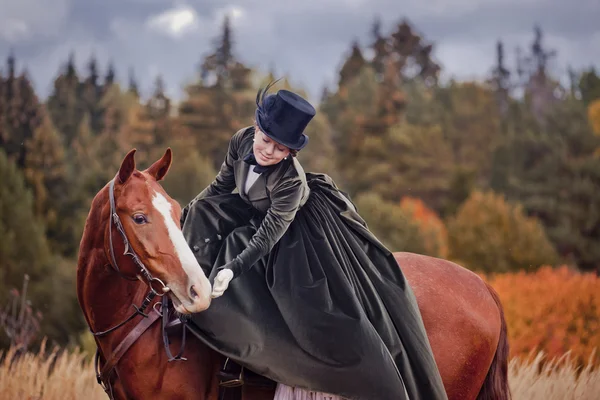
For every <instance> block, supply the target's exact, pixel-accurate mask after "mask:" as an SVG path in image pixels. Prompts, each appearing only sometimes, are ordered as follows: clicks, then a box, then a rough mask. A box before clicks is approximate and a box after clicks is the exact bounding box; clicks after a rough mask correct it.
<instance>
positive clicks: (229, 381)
mask: <svg viewBox="0 0 600 400" xmlns="http://www.w3.org/2000/svg"><path fill="white" fill-rule="evenodd" d="M228 363H229V357H227V360H225V364H224V365H223V369H222V370H221V371H219V374H218V376H219V378H220V380H219V386H223V387H227V388H234V387H239V386H243V385H244V367H243V366H241V365H240V372H239V374H237V373H234V372H233V373H232V372H230V371H227V364H228Z"/></svg>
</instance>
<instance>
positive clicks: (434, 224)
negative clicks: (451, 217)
mask: <svg viewBox="0 0 600 400" xmlns="http://www.w3.org/2000/svg"><path fill="white" fill-rule="evenodd" d="M400 208H401V209H402V210H403V211H404V212H405V213H406V215H408V216H410V219H411V220H412V221H413V222H414V223H416V225H417V226H418V230H419V233H420V235H421V238H422V239H423V246H424V247H425V249H426V252H427V254H433V255H436V256H437V257H441V258H446V257H447V256H448V232H447V230H446V226H445V225H444V222H443V221H442V220H441V219H440V217H439V216H438V215H437V213H436V212H435V211H433V210H432V209H431V208H429V207H427V206H426V205H425V203H424V202H423V201H422V200H421V199H418V198H414V197H408V196H407V197H403V198H402V200H401V201H400Z"/></svg>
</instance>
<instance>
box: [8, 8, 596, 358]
mask: <svg viewBox="0 0 600 400" xmlns="http://www.w3.org/2000/svg"><path fill="white" fill-rule="evenodd" d="M367 39H368V40H366V41H367V42H368V43H369V45H368V46H361V45H360V44H359V42H358V41H354V42H352V43H349V44H348V51H347V52H346V53H345V54H343V55H340V57H341V58H342V63H341V64H340V68H338V70H337V71H336V72H337V84H336V85H335V87H329V88H324V89H323V93H322V96H321V98H320V99H319V101H318V104H316V106H317V108H318V114H317V116H316V117H315V119H314V120H313V122H312V123H311V124H310V126H309V128H308V132H307V134H308V135H309V136H310V138H311V139H310V144H309V146H308V148H307V149H306V150H304V151H302V152H300V153H299V160H300V161H301V163H302V165H303V166H304V168H305V170H307V171H312V172H323V173H327V174H329V175H331V176H332V177H333V178H334V179H335V180H336V182H337V183H338V185H339V186H340V187H341V188H342V189H343V190H344V191H346V192H348V193H349V194H350V196H351V198H352V200H353V201H354V202H355V203H356V205H357V206H358V208H359V212H360V213H361V215H363V216H364V217H365V219H366V221H367V222H368V224H369V226H370V228H371V229H372V230H373V232H374V233H375V234H376V235H377V236H378V237H379V238H380V239H381V240H382V241H383V242H384V243H385V244H386V245H387V246H388V247H389V248H391V249H392V250H394V251H410V252H416V253H420V254H426V255H431V256H434V257H441V258H446V259H450V260H452V261H455V262H457V263H459V264H460V265H462V266H464V267H466V268H469V269H471V270H473V271H476V272H477V273H479V274H481V276H482V277H484V279H487V280H489V281H490V282H492V284H493V285H494V287H495V288H496V289H497V290H498V291H499V293H500V295H501V297H502V300H503V303H504V306H505V308H506V313H507V318H508V328H509V336H510V341H511V355H512V356H513V357H515V356H523V357H525V356H527V355H529V354H531V352H533V351H540V350H541V351H544V352H545V353H546V354H549V355H550V356H561V355H563V354H565V353H567V352H571V353H572V354H573V355H574V356H575V359H576V362H577V363H579V364H584V363H585V362H587V360H588V359H589V357H590V356H591V355H592V354H593V352H594V351H595V349H596V348H597V347H598V346H599V345H600V280H599V278H598V275H599V274H600V77H599V76H598V74H597V72H596V70H595V66H594V65H590V66H589V67H588V68H584V69H581V70H573V69H570V68H569V69H568V71H569V73H568V77H567V79H566V80H565V79H562V78H564V77H560V76H555V75H554V74H553V72H552V68H550V65H551V63H552V61H553V60H554V59H555V57H556V52H555V51H554V50H552V48H551V46H550V47H548V46H549V45H547V44H546V43H545V41H544V35H543V31H542V29H541V28H539V27H534V28H533V29H532V35H531V40H530V42H529V43H523V46H522V51H521V52H520V53H519V54H518V56H517V57H516V64H515V65H507V63H506V62H505V58H506V57H505V50H504V46H503V43H502V41H498V43H497V46H496V48H491V49H490V71H491V72H490V74H489V76H488V77H487V79H485V80H482V81H481V80H480V81H474V80H473V81H468V80H454V79H451V80H448V81H442V80H441V79H440V73H441V72H442V67H441V66H440V65H439V64H438V63H437V62H436V60H435V47H434V43H432V42H430V41H428V40H427V38H426V37H425V35H424V34H422V33H420V32H419V31H418V29H417V28H416V27H415V26H413V25H412V24H411V23H410V21H408V20H400V21H399V22H398V23H397V24H395V25H394V26H391V27H390V29H384V28H383V27H382V26H381V23H380V22H379V21H378V20H375V21H374V23H373V26H372V30H371V33H370V36H369V37H368V38H367ZM236 54H237V53H236V49H235V32H234V31H233V29H232V26H231V24H230V22H229V19H228V18H225V20H224V21H223V24H222V28H221V31H220V32H215V40H214V47H213V48H212V50H211V51H210V52H208V53H207V54H205V55H204V56H202V57H201V58H200V60H199V64H198V74H197V76H195V77H193V79H192V81H191V82H190V83H188V84H186V86H185V94H184V96H183V97H182V98H181V99H178V100H177V101H176V100H174V99H171V98H169V96H167V94H166V88H165V84H164V82H163V80H162V78H161V76H160V75H157V76H156V81H155V84H154V87H153V88H151V90H150V93H151V95H149V96H146V97H142V96H140V88H139V87H138V84H137V82H136V78H135V73H134V71H131V70H130V71H128V73H127V74H125V75H126V76H127V79H125V81H128V82H127V83H125V84H123V82H122V80H120V79H119V77H120V76H123V75H121V71H116V69H115V68H114V66H113V65H112V64H109V65H107V66H105V68H103V67H102V66H100V65H98V62H97V61H96V59H95V58H94V57H92V58H90V59H89V60H88V61H87V67H86V68H85V69H84V70H78V69H77V68H76V62H75V61H76V57H77V55H76V54H74V53H72V54H71V56H70V57H69V58H68V59H65V60H64V64H63V66H62V68H61V69H60V70H59V71H58V72H57V75H56V77H55V79H54V82H53V85H52V87H53V89H52V91H51V93H50V94H49V95H48V96H46V97H45V98H42V97H41V96H40V95H38V94H37V93H36V89H35V88H34V87H33V85H32V83H31V80H30V77H29V75H28V72H27V65H20V63H19V61H18V59H17V57H16V56H15V55H14V53H11V54H7V57H6V62H5V65H4V66H3V67H2V68H1V69H0V176H1V177H2V178H1V179H2V184H1V185H0V238H1V239H0V305H2V307H0V326H1V327H2V329H1V330H0V347H1V348H3V349H7V348H9V347H11V346H12V347H13V348H15V347H17V348H20V349H32V350H34V349H38V348H39V345H40V343H42V341H43V340H44V339H46V340H48V341H49V343H51V344H53V345H57V346H60V347H62V348H67V349H73V348H75V347H83V348H84V349H85V350H87V351H90V352H92V351H93V350H94V349H95V347H94V343H93V340H92V339H91V338H90V335H89V333H87V327H86V324H85V321H84V319H83V318H82V314H81V311H80V309H79V306H78V303H77V299H76V295H75V273H76V259H77V251H78V246H79V240H80V238H81V235H82V230H83V224H84V221H85V218H86V216H87V212H88V211H89V207H90V204H91V200H92V198H93V196H94V195H95V194H96V193H97V192H98V191H99V190H100V189H101V188H102V187H103V186H104V185H105V184H106V183H107V182H108V181H109V180H110V179H111V178H112V177H113V176H114V174H115V173H116V171H117V169H118V167H119V164H120V162H121V160H122V159H123V157H124V155H125V154H126V153H127V152H128V151H129V150H130V149H131V148H134V147H135V148H137V150H138V152H137V155H136V157H137V158H136V159H137V162H138V167H139V168H143V167H145V166H148V165H149V163H150V162H152V161H154V160H156V159H158V158H159V157H160V156H161V155H162V154H163V153H164V151H165V149H166V148H167V147H171V148H172V149H173V151H174V162H173V166H172V169H171V171H170V172H169V175H168V176H167V178H166V180H165V181H164V183H163V186H164V187H165V189H166V190H167V192H168V193H169V194H170V195H171V196H172V197H173V198H175V199H176V200H177V201H179V202H180V204H181V205H182V206H184V205H185V204H187V202H188V201H190V200H191V199H192V198H193V197H194V196H195V195H196V194H198V193H199V192H200V191H201V190H202V189H203V188H204V187H205V186H206V185H208V184H209V183H210V182H211V181H212V180H213V179H214V177H215V175H216V172H217V170H218V168H219V167H220V165H221V163H222V162H223V157H224V155H225V152H226V149H227V142H228V140H229V139H230V137H231V135H232V134H233V133H235V132H236V131H237V130H238V129H240V128H242V127H244V126H247V125H249V124H251V123H252V119H253V113H254V110H255V98H256V92H257V90H258V89H259V88H260V87H263V86H264V85H266V84H267V83H268V82H270V81H272V80H274V79H277V78H283V79H282V80H281V81H280V82H279V83H278V84H277V85H276V86H275V87H274V90H277V89H281V88H291V89H294V90H297V91H299V92H300V93H301V94H306V92H305V91H304V89H303V88H302V87H298V86H297V85H294V83H293V82H294V77H293V76H283V77H282V76H277V75H276V74H275V73H273V72H272V71H261V70H258V69H255V68H251V67H249V66H248V65H246V64H245V63H244V60H242V59H240V58H239V57H238V56H237V55H236ZM565 82H566V83H565ZM24 282H25V284H26V294H25V293H24V290H23V285H24ZM24 295H25V296H24Z"/></svg>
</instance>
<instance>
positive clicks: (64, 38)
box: [0, 0, 600, 97]
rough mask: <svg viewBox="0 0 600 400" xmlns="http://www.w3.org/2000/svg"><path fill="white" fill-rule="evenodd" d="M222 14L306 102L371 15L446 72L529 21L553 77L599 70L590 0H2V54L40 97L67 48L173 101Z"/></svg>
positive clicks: (240, 51)
mask: <svg viewBox="0 0 600 400" xmlns="http://www.w3.org/2000/svg"><path fill="white" fill-rule="evenodd" d="M226 14H229V15H230V16H231V17H232V23H233V28H234V40H235V52H236V55H237V56H238V57H239V58H240V59H241V60H242V61H244V62H245V63H247V64H249V65H251V66H254V67H258V68H261V69H263V70H267V69H268V68H270V67H274V69H275V71H276V72H278V73H280V74H285V73H289V74H291V76H292V78H293V81H294V83H295V84H297V85H300V86H302V87H304V88H306V89H307V90H308V91H309V93H310V94H311V96H314V97H318V95H319V93H320V92H321V89H322V87H323V85H325V84H332V83H334V82H335V74H336V71H337V68H338V67H339V65H340V63H341V61H342V60H343V57H344V54H345V53H346V52H347V50H348V47H349V43H350V42H351V41H352V40H353V39H357V40H359V41H360V42H361V43H366V42H367V41H368V40H369V29H370V26H371V24H372V22H373V20H374V18H375V17H376V16H379V17H380V18H381V19H382V22H383V28H384V31H386V32H387V31H388V30H389V29H391V28H392V27H393V25H394V24H395V23H397V22H398V21H400V20H401V19H402V18H408V19H409V21H411V22H412V24H413V25H414V26H415V27H416V28H417V30H418V31H419V32H421V33H422V34H423V35H424V36H425V37H426V39H428V40H431V41H433V42H434V43H435V53H434V54H435V57H436V59H437V60H438V61H439V62H440V63H441V64H442V66H443V70H444V76H445V77H449V76H454V77H457V78H460V79H467V78H476V79H477V78H481V77H483V76H485V75H486V74H488V73H489V71H490V68H491V66H492V64H493V62H494V51H495V43H496V41H497V40H498V39H502V40H503V41H504V42H505V48H506V50H507V52H508V54H507V58H508V62H509V63H510V62H511V60H512V58H513V57H512V53H513V51H514V48H515V47H516V46H517V45H521V46H529V44H530V42H531V40H532V38H533V25H534V24H540V25H541V27H542V28H543V29H544V32H545V44H546V46H547V47H549V48H553V49H556V50H557V51H558V58H557V59H556V60H555V62H554V64H553V68H554V69H555V71H556V72H557V73H564V72H565V71H566V68H567V66H568V65H572V66H573V67H575V68H582V67H586V66H589V65H592V64H593V65H596V66H598V67H600V22H599V21H600V3H599V2H598V0H571V2H570V4H569V2H568V1H567V0H428V1H408V0H301V1H295V2H291V1H290V2H288V1H275V0H271V1H267V0H243V1H242V0H238V1H229V0H0V58H4V57H5V56H6V55H7V54H8V53H9V51H10V49H13V50H14V53H15V54H16V56H17V59H18V62H19V67H23V66H24V65H25V66H27V68H28V70H29V71H30V73H31V75H32V77H33V80H34V84H35V86H36V89H37V90H38V92H39V93H40V94H41V95H45V94H47V93H48V91H49V90H50V88H51V84H52V78H53V77H54V76H55V75H56V74H57V72H58V71H59V68H60V66H61V63H63V62H64V61H65V60H66V59H67V57H68V54H69V52H71V51H74V52H75V55H76V61H77V64H78V66H79V67H82V68H83V65H84V64H85V62H86V61H87V60H88V58H89V57H90V55H91V54H92V53H93V54H95V55H96V57H97V59H98V60H99V62H100V66H101V67H102V71H104V70H105V68H106V65H107V64H108V62H109V60H114V63H115V65H116V69H117V73H118V78H119V79H120V80H122V81H126V79H127V71H128V69H129V67H133V68H134V70H135V73H136V76H137V78H138V80H139V82H140V85H141V86H142V94H145V93H147V92H148V90H149V88H150V87H151V83H152V81H153V80H154V77H155V76H156V74H157V73H161V74H162V75H163V76H164V78H165V81H166V82H167V87H168V90H169V93H170V94H171V95H173V96H176V97H179V96H180V94H181V88H182V86H183V85H184V84H185V83H186V82H188V81H190V80H193V79H194V77H195V73H196V70H197V66H198V63H199V61H200V59H201V57H202V56H203V55H205V54H206V53H207V52H208V51H209V50H210V46H211V42H212V41H213V39H214V38H215V37H216V36H217V35H218V33H219V28H220V25H221V22H222V19H223V16H224V15H226ZM0 68H5V67H4V65H3V64H0Z"/></svg>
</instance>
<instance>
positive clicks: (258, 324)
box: [182, 85, 447, 400]
mask: <svg viewBox="0 0 600 400" xmlns="http://www.w3.org/2000/svg"><path fill="white" fill-rule="evenodd" d="M270 86H271V85H269V86H267V88H265V89H264V90H262V91H259V93H258V95H257V102H256V103H257V110H256V115H255V124H254V126H251V127H248V128H244V129H241V130H240V131H238V132H237V133H236V134H235V135H234V136H233V138H232V139H231V142H230V144H229V149H228V152H227V155H226V157H225V161H224V163H223V165H222V167H221V169H220V172H219V174H218V176H217V177H216V179H215V180H214V182H213V183H211V184H210V185H209V186H208V187H207V188H206V189H205V190H203V191H202V192H201V193H200V194H199V195H198V196H197V197H196V198H195V199H194V200H192V201H191V202H190V204H188V205H187V206H186V207H185V208H184V210H183V214H182V227H183V232H184V235H185V236H186V239H187V240H188V243H189V245H190V247H191V248H192V249H193V251H194V253H195V255H196V257H197V259H198V262H199V263H200V265H201V266H202V267H203V268H204V269H205V271H206V272H207V274H209V277H210V279H211V281H213V282H214V283H213V297H214V300H213V302H212V304H211V307H210V308H209V309H208V310H207V311H205V312H202V313H199V314H195V315H193V316H192V322H193V325H194V327H195V329H194V331H195V333H196V334H197V335H198V336H199V337H200V338H201V339H202V340H203V341H204V342H206V343H207V344H208V345H209V346H211V347H212V348H214V349H215V350H217V351H219V352H220V353H222V354H225V355H226V356H227V357H229V359H230V360H233V361H235V362H237V363H239V364H241V365H243V366H245V367H247V368H248V369H250V370H252V371H254V372H256V373H259V374H261V375H263V376H266V377H268V378H270V379H272V380H274V381H276V382H280V383H281V384H279V385H278V387H277V395H276V398H286V396H289V397H287V398H290V399H291V398H294V397H293V396H298V395H299V394H298V393H296V394H295V395H294V394H293V393H292V392H293V391H294V390H295V391H297V392H299V391H302V390H304V389H305V390H310V391H315V392H323V393H330V394H333V395H337V396H342V397H344V398H349V399H361V400H362V399H365V400H383V399H385V400H387V399H409V398H410V399H411V400H414V399H428V400H435V399H446V398H447V397H446V394H445V391H444V387H443V384H442V380H441V377H440V375H439V371H438V369H437V366H436V364H435V360H434V358H433V355H432V351H431V347H430V345H429V341H428V339H427V336H426V333H425V328H424V326H423V322H422V319H421V315H420V313H419V309H418V307H417V303H416V299H415V297H414V295H413V292H412V290H411V288H410V287H409V286H408V284H407V282H406V280H405V278H404V276H403V274H402V272H401V270H400V268H399V266H398V264H397V262H396V261H395V259H394V257H393V255H392V253H391V252H390V251H389V250H388V249H387V248H385V247H384V246H383V245H382V244H381V243H380V242H379V241H378V240H377V239H376V238H375V237H374V236H373V234H372V233H371V232H370V231H369V230H368V228H367V226H366V224H365V222H364V220H363V219H362V218H361V217H360V216H359V215H358V214H357V210H356V208H355V207H354V205H353V204H352V203H351V201H350V200H349V199H348V198H347V196H345V195H344V193H342V192H341V191H340V190H339V189H338V188H337V187H336V185H335V183H334V182H333V181H332V180H331V179H330V178H329V177H328V176H326V175H323V174H311V173H308V174H307V173H305V172H304V171H303V169H302V167H301V165H300V163H299V162H298V160H297V159H296V158H295V156H296V154H297V152H298V151H300V150H301V149H303V148H304V147H305V146H306V145H307V143H308V137H307V136H306V134H305V133H304V130H305V128H306V126H307V125H308V123H309V122H310V121H311V119H312V118H313V117H314V115H315V109H314V108H313V107H312V105H311V104H310V103H309V102H307V101H306V100H305V99H303V98H302V97H300V96H299V95H297V94H295V93H293V92H290V91H287V90H280V91H279V92H277V93H276V94H270V95H268V96H266V97H265V94H266V93H267V91H268V89H269V87H270ZM235 189H238V193H232V192H233V191H234V190H235ZM292 387H294V388H295V389H292ZM298 398H299V397H298ZM308 398H310V397H308ZM315 398H316V397H315Z"/></svg>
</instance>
